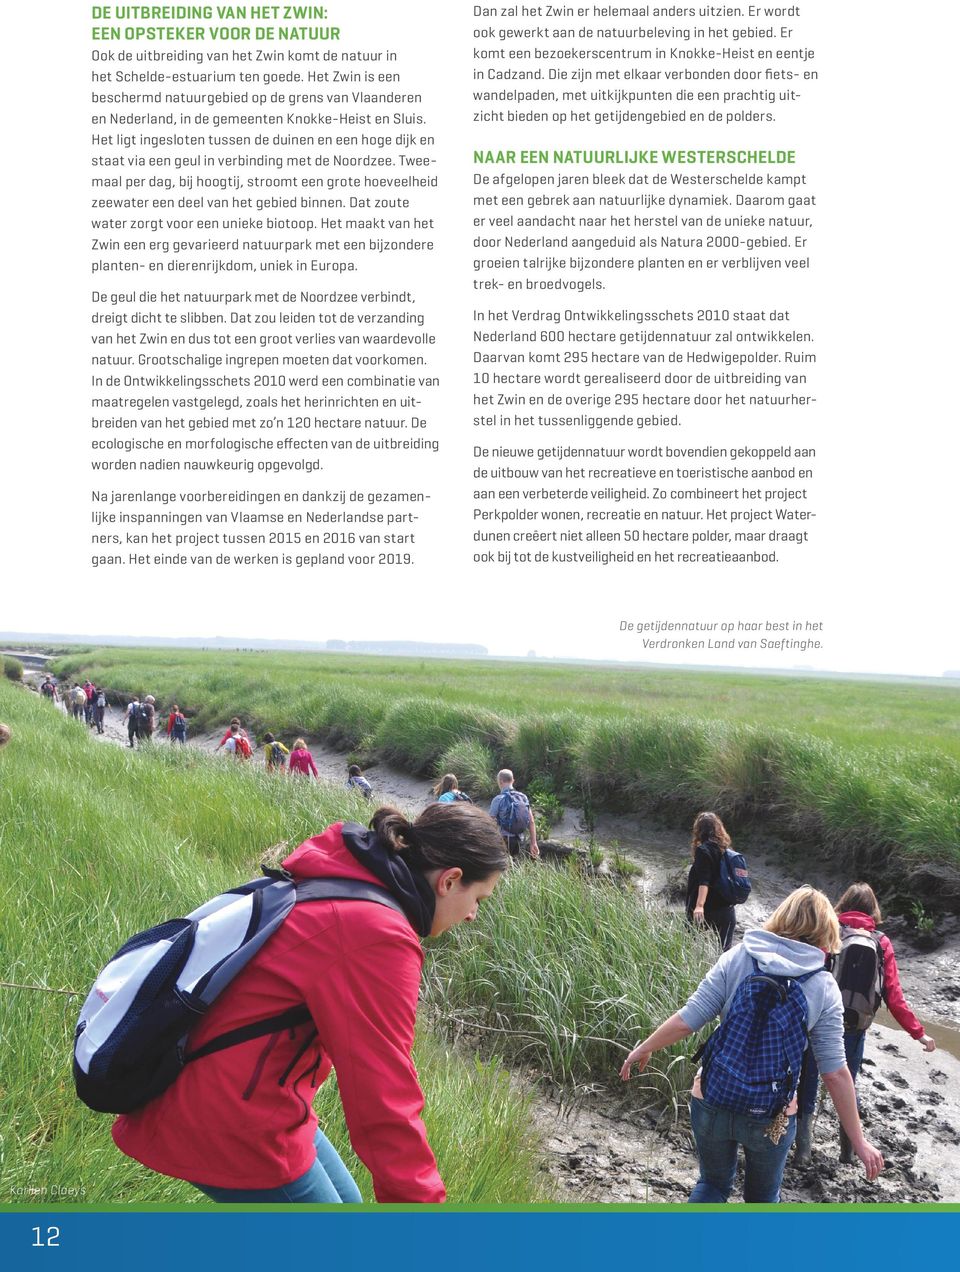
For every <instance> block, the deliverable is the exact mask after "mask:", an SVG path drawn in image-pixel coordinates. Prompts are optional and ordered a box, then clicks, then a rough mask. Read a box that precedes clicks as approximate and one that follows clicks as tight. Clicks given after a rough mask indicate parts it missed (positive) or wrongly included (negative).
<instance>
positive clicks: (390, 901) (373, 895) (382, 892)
mask: <svg viewBox="0 0 960 1272" xmlns="http://www.w3.org/2000/svg"><path fill="white" fill-rule="evenodd" d="M296 888H297V903H298V904H299V903H300V902H301V901H326V900H328V899H329V900H334V899H335V900H338V901H375V902H376V903H377V905H385V906H388V907H389V908H390V909H391V910H396V911H397V913H398V914H403V913H404V909H403V906H402V905H401V904H400V902H399V901H398V900H397V899H396V897H395V896H394V895H393V894H392V893H390V892H388V891H387V890H386V888H381V887H380V886H379V884H376V883H365V882H364V881H363V880H362V879H304V880H302V881H301V882H299V883H298V884H297V885H296Z"/></svg>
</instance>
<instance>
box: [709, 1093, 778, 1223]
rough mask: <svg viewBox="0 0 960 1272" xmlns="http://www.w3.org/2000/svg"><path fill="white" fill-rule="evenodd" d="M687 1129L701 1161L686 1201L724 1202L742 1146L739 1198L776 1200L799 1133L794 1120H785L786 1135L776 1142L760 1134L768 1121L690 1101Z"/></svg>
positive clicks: (751, 1200) (757, 1200)
mask: <svg viewBox="0 0 960 1272" xmlns="http://www.w3.org/2000/svg"><path fill="white" fill-rule="evenodd" d="M690 1125H691V1126H692V1127H693V1138H694V1139H695V1140H696V1142H697V1156H698V1157H699V1158H700V1178H699V1179H698V1180H697V1182H696V1185H695V1187H694V1189H693V1192H692V1193H691V1194H690V1197H689V1199H688V1200H689V1201H690V1202H692V1203H694V1204H696V1203H697V1202H699V1203H701V1204H703V1203H706V1202H712V1203H715V1202H725V1201H726V1200H727V1198H728V1197H729V1196H730V1192H731V1190H732V1188H733V1181H734V1179H735V1178H736V1175H737V1153H738V1151H739V1147H740V1145H741V1144H742V1145H743V1155H744V1160H745V1165H746V1169H745V1174H744V1181H743V1200H744V1201H747V1202H768V1203H771V1204H776V1202H778V1201H779V1200H780V1181H781V1180H782V1179H783V1168H784V1166H785V1165H786V1161H787V1154H788V1153H789V1151H790V1146H791V1145H792V1144H793V1141H794V1139H795V1137H796V1134H797V1119H796V1118H795V1117H792V1116H791V1117H790V1118H789V1119H788V1124H787V1133H786V1134H785V1135H784V1137H783V1139H781V1141H780V1143H779V1144H774V1143H773V1141H772V1140H770V1139H768V1138H767V1136H766V1135H764V1133H763V1129H764V1127H765V1126H766V1125H767V1120H766V1119H763V1118H756V1117H747V1115H746V1114H745V1113H734V1112H732V1111H731V1110H730V1109H718V1108H714V1106H713V1105H712V1104H708V1103H707V1102H706V1100H691V1101H690Z"/></svg>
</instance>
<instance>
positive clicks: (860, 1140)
mask: <svg viewBox="0 0 960 1272" xmlns="http://www.w3.org/2000/svg"><path fill="white" fill-rule="evenodd" d="M820 1076H821V1077H822V1078H823V1085H824V1086H825V1087H826V1088H827V1092H828V1093H829V1096H830V1099H831V1100H833V1107H834V1108H835V1109H836V1110H837V1117H838V1118H839V1119H840V1125H841V1126H842V1127H843V1129H844V1130H845V1131H846V1133H847V1137H848V1139H849V1140H850V1145H851V1147H852V1148H853V1151H854V1152H855V1153H856V1155H857V1156H858V1157H859V1158H860V1160H861V1162H863V1170H864V1174H865V1175H866V1177H867V1179H876V1177H877V1176H878V1175H879V1174H880V1172H881V1171H882V1170H883V1154H882V1153H881V1152H880V1150H879V1149H877V1148H874V1146H873V1145H872V1144H870V1143H868V1142H867V1140H866V1138H865V1137H864V1134H863V1126H862V1125H861V1123H860V1114H859V1113H858V1112H857V1092H856V1088H855V1087H854V1085H853V1078H851V1076H850V1070H849V1069H848V1068H847V1066H846V1065H844V1066H843V1067H842V1068H840V1069H835V1070H834V1071H833V1073H823V1074H821V1075H820Z"/></svg>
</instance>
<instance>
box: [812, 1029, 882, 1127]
mask: <svg viewBox="0 0 960 1272" xmlns="http://www.w3.org/2000/svg"><path fill="white" fill-rule="evenodd" d="M866 1038H867V1031H866V1030H865V1029H850V1030H847V1031H846V1032H845V1033H844V1035H843V1050H844V1054H845V1055H846V1058H847V1068H848V1069H849V1070H850V1076H851V1078H853V1080H854V1082H856V1080H857V1074H858V1073H859V1072H860V1066H861V1065H862V1064H863V1044H864V1043H865V1042H866ZM819 1082H820V1074H819V1072H818V1071H817V1062H816V1060H814V1058H813V1050H812V1048H810V1047H808V1048H807V1050H806V1052H805V1053H804V1057H803V1068H802V1069H801V1070H800V1085H799V1087H798V1088H797V1100H798V1104H799V1107H798V1110H797V1111H798V1113H799V1114H800V1116H801V1117H811V1116H812V1114H813V1112H814V1110H815V1109H816V1107H817V1087H818V1086H819ZM859 1103H860V1102H859V1100H858V1101H857V1104H858V1105H859Z"/></svg>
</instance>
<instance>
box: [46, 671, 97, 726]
mask: <svg viewBox="0 0 960 1272" xmlns="http://www.w3.org/2000/svg"><path fill="white" fill-rule="evenodd" d="M40 694H41V697H43V698H46V700H47V701H48V702H52V703H54V704H55V705H56V706H59V707H61V708H62V709H63V710H64V711H66V712H67V714H68V715H71V716H73V718H74V719H75V720H83V721H84V723H85V724H86V725H87V726H88V727H89V728H91V729H94V728H95V729H96V730H97V732H98V733H102V732H103V721H104V717H105V716H106V712H107V691H106V690H105V689H104V688H102V687H100V686H97V685H95V684H94V683H93V681H92V680H85V681H84V682H83V684H82V685H81V684H74V685H71V686H70V687H69V688H67V689H65V690H64V691H63V694H62V695H61V693H60V689H59V687H58V685H57V682H56V681H55V680H54V678H53V677H52V676H45V677H44V679H43V681H42V683H41V685H40Z"/></svg>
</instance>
